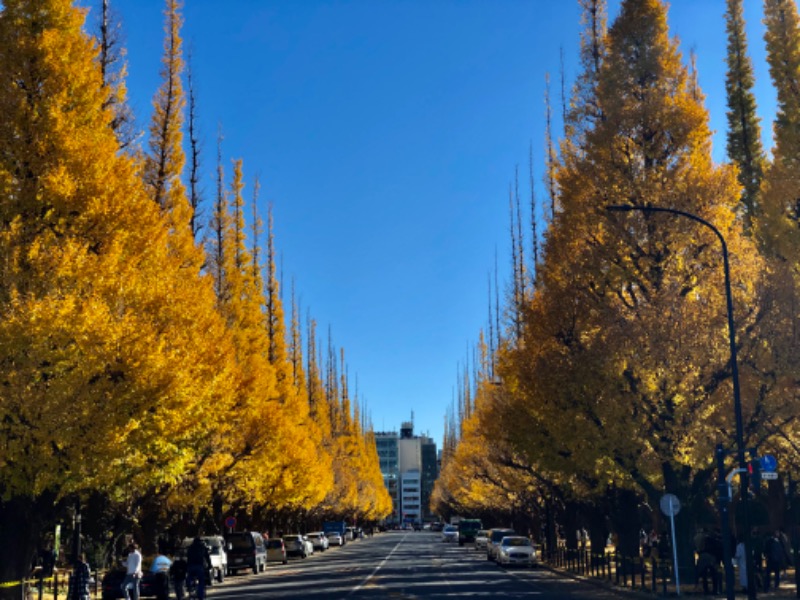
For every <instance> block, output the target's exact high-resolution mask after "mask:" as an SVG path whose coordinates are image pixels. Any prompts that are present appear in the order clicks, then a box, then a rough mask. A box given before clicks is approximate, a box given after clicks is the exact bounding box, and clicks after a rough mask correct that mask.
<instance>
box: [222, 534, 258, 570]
mask: <svg viewBox="0 0 800 600" xmlns="http://www.w3.org/2000/svg"><path fill="white" fill-rule="evenodd" d="M225 541H226V542H227V544H228V573H229V574H230V573H233V572H234V571H239V570H241V569H252V571H253V573H262V572H263V571H264V569H266V568H267V546H266V544H265V543H264V538H263V537H262V536H261V534H260V533H258V532H257V531H239V532H235V533H229V534H227V535H226V536H225Z"/></svg>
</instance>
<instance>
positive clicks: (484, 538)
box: [475, 529, 489, 552]
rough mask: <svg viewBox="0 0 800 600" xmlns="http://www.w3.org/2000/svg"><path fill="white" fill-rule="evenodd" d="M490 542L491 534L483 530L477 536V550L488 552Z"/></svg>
mask: <svg viewBox="0 0 800 600" xmlns="http://www.w3.org/2000/svg"><path fill="white" fill-rule="evenodd" d="M488 541H489V532H488V531H486V530H485V529H481V530H480V531H478V533H476V534H475V550H483V551H484V552H485V551H486V543H487V542H488Z"/></svg>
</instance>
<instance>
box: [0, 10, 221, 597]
mask: <svg viewBox="0 0 800 600" xmlns="http://www.w3.org/2000/svg"><path fill="white" fill-rule="evenodd" d="M3 5H4V6H3V10H2V11H0V32H2V33H0V39H2V40H3V41H2V46H3V51H2V52H0V55H1V56H0V73H2V75H3V78H4V80H5V81H6V82H7V85H5V86H3V89H2V90H0V106H2V114H3V118H2V120H0V147H1V148H2V152H1V153H0V154H2V158H0V198H2V202H0V255H2V267H0V268H2V281H3V284H2V287H1V288H0V311H2V319H0V365H1V366H0V382H2V383H0V385H1V386H2V389H3V393H2V394H0V440H2V441H0V444H2V450H0V504H1V506H0V515H2V516H0V519H2V523H1V524H0V538H2V539H0V546H2V548H3V549H2V550H0V579H2V580H13V579H14V578H15V577H19V575H20V574H22V573H25V572H27V569H28V568H29V557H30V555H31V552H32V550H33V548H34V545H35V544H36V540H37V535H38V533H39V530H40V528H41V527H42V526H43V524H44V523H45V522H46V519H47V517H48V515H50V514H52V510H53V508H54V507H55V506H57V504H58V503H59V502H60V501H63V500H65V499H71V498H72V497H80V496H81V495H83V494H85V493H88V492H89V491H94V490H100V491H103V492H105V493H106V494H108V495H110V496H114V497H118V498H122V497H125V496H126V495H129V494H136V493H139V492H140V491H142V490H148V489H160V488H164V487H172V486H177V485H179V484H180V483H181V481H182V479H183V477H184V473H185V472H186V470H187V469H188V468H189V467H190V466H191V465H192V464H193V463H195V462H196V461H197V460H199V459H200V457H201V456H202V454H203V452H205V451H206V450H207V447H206V445H207V439H208V434H209V431H210V430H211V429H212V428H213V427H214V426H215V421H214V419H213V418H212V415H211V411H212V410H213V411H214V412H216V411H218V410H219V409H220V408H222V409H223V410H224V409H226V408H227V407H228V406H229V405H230V400H231V397H230V393H229V391H228V384H229V380H230V376H231V368H230V363H229V352H228V349H229V348H230V343H231V342H230V336H229V332H228V331H227V329H226V328H225V326H224V322H223V321H222V320H221V319H220V317H219V314H218V313H217V312H216V310H215V306H214V295H213V290H212V287H211V285H210V281H209V280H207V279H206V278H204V277H203V276H201V274H200V273H199V272H198V271H197V269H191V268H186V266H185V264H183V262H182V261H180V260H178V257H176V256H175V255H174V254H173V253H171V252H169V247H170V232H169V229H168V227H167V225H166V223H165V220H164V218H163V215H162V214H161V211H160V210H159V207H158V206H157V205H156V204H154V203H153V202H152V200H150V198H149V197H148V195H147V194H146V191H145V188H144V186H143V184H142V182H141V180H140V179H139V177H138V176H137V167H136V165H135V164H134V163H133V162H132V160H131V159H130V158H128V157H126V156H123V155H121V154H120V153H118V143H117V140H116V138H115V135H114V132H113V130H112V128H111V127H110V119H111V118H112V115H111V113H110V112H109V110H107V109H104V108H103V106H104V103H105V101H106V97H105V96H104V94H105V93H106V92H105V91H104V88H103V85H102V81H101V78H100V73H99V71H98V67H97V63H96V60H95V57H96V48H95V46H94V44H93V43H92V41H91V40H89V39H88V38H87V37H86V36H85V35H84V34H83V33H82V31H81V27H82V25H83V18H84V15H83V13H82V12H80V11H78V10H76V9H75V8H73V7H72V6H71V3H70V2H69V1H67V0H47V1H44V2H42V1H38V0H37V1H36V2H32V1H25V0H20V1H14V0H12V1H7V2H4V3H3ZM187 414H192V415H193V417H194V418H192V419H188V420H187V419H186V415H187ZM0 593H6V592H5V591H4V592H0Z"/></svg>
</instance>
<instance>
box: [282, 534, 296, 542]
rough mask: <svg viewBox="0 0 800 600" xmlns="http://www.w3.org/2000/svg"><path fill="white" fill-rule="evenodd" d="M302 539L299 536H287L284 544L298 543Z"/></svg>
mask: <svg viewBox="0 0 800 600" xmlns="http://www.w3.org/2000/svg"><path fill="white" fill-rule="evenodd" d="M299 539H300V536H299V535H285V536H283V541H284V542H296V541H298V540H299Z"/></svg>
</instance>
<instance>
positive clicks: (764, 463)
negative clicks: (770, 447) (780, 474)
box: [759, 454, 778, 473]
mask: <svg viewBox="0 0 800 600" xmlns="http://www.w3.org/2000/svg"><path fill="white" fill-rule="evenodd" d="M759 460H760V461H761V470H762V471H763V472H764V473H774V472H775V471H776V469H777V468H778V461H777V460H776V458H775V457H774V456H772V454H765V455H764V456H762V457H761V458H760V459H759Z"/></svg>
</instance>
